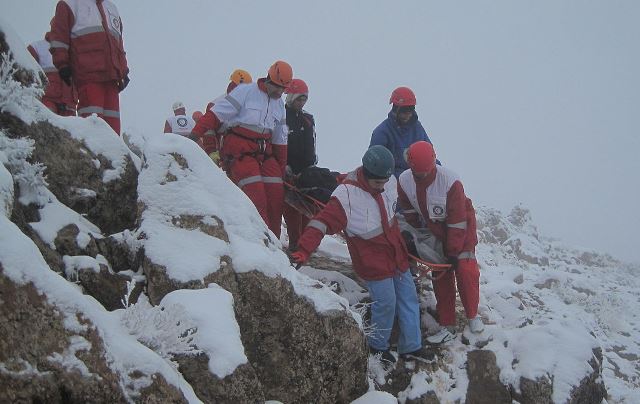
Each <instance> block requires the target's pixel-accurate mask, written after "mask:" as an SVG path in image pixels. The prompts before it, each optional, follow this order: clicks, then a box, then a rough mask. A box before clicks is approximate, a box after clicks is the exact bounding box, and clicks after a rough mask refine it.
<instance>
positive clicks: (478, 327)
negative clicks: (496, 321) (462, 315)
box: [469, 316, 484, 334]
mask: <svg viewBox="0 0 640 404" xmlns="http://www.w3.org/2000/svg"><path fill="white" fill-rule="evenodd" d="M469 330H471V332H472V333H474V334H480V333H481V332H482V331H484V323H483V322H482V317H480V316H475V317H474V318H470V319H469Z"/></svg>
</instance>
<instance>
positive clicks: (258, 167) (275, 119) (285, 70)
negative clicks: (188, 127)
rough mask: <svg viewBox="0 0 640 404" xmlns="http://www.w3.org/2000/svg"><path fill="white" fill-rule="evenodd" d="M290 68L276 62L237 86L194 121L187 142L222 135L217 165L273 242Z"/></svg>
mask: <svg viewBox="0 0 640 404" xmlns="http://www.w3.org/2000/svg"><path fill="white" fill-rule="evenodd" d="M291 80H293V69H292V68H291V66H290V65H289V64H288V63H287V62H284V61H282V60H278V61H276V62H275V63H274V64H273V65H271V67H270V68H269V71H268V73H267V76H266V77H262V78H260V79H258V81H257V82H256V83H250V84H240V85H238V86H237V87H236V88H234V89H233V90H232V91H231V92H230V93H229V94H228V95H226V96H225V97H224V98H222V99H220V100H217V101H216V102H215V104H214V105H213V106H212V107H211V108H209V109H207V111H206V112H205V114H204V115H203V116H202V118H200V119H199V120H198V123H197V125H196V126H195V128H194V129H193V131H192V132H191V135H189V138H190V139H192V140H194V141H196V142H197V141H198V140H199V139H200V138H202V137H203V136H204V135H205V132H206V131H208V130H213V131H214V132H215V133H219V134H221V140H222V145H221V150H220V164H221V166H222V168H223V169H224V170H225V171H226V172H227V175H228V176H229V178H230V179H231V181H233V182H234V183H235V184H236V185H237V186H238V187H239V188H240V189H242V191H243V192H244V193H245V194H246V195H247V196H248V197H249V199H251V202H253V204H254V205H255V207H256V209H257V210H258V213H259V214H260V216H261V217H262V219H263V220H264V221H265V223H266V224H267V226H268V227H269V229H270V230H271V231H272V232H273V234H274V235H275V236H276V238H280V231H281V224H282V209H283V204H284V181H283V176H284V171H285V166H286V165H287V134H288V129H287V124H286V116H285V109H284V102H283V101H282V94H284V91H285V89H286V88H287V87H288V86H289V84H291Z"/></svg>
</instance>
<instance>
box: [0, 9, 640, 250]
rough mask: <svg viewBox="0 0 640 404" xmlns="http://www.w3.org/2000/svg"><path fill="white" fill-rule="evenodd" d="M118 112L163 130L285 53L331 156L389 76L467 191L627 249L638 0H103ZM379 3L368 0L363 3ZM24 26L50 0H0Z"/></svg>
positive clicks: (635, 199)
mask: <svg viewBox="0 0 640 404" xmlns="http://www.w3.org/2000/svg"><path fill="white" fill-rule="evenodd" d="M115 3H116V4H117V5H118V7H119V9H120V13H121V15H122V20H123V26H124V39H125V48H126V50H127V56H128V60H129V66H130V69H131V84H130V86H129V88H127V90H126V91H125V92H124V93H122V97H121V104H122V105H121V108H122V124H123V129H124V130H125V131H127V130H133V131H144V132H153V131H156V132H158V133H159V132H161V131H162V129H163V125H164V120H165V118H166V117H167V116H168V115H169V114H171V113H172V112H171V104H172V103H173V102H174V101H176V100H181V101H183V102H184V103H185V104H186V105H187V108H188V110H189V112H191V111H193V110H194V109H203V108H204V106H205V105H206V103H207V102H208V101H210V100H213V99H214V98H215V97H216V96H218V95H220V94H221V93H223V91H224V90H225V88H226V85H227V83H228V77H229V75H230V73H231V72H232V71H233V70H234V69H236V68H243V69H246V70H248V71H249V72H250V73H251V74H252V75H253V76H254V78H257V77H261V76H264V75H265V73H266V70H267V69H268V67H269V65H270V64H271V63H272V62H273V61H275V60H277V59H283V60H286V61H288V62H289V63H290V64H291V65H292V66H293V69H294V74H295V76H296V77H299V78H302V79H304V80H305V81H306V82H307V84H308V85H309V88H310V98H309V102H308V104H307V107H306V109H307V110H308V111H309V112H311V113H312V114H314V115H315V118H316V128H317V134H318V153H319V158H320V161H319V164H320V165H322V166H327V167H330V168H332V169H335V170H340V171H346V170H349V169H351V168H353V167H355V166H357V165H358V164H359V162H360V158H361V156H362V154H363V152H364V151H365V149H366V147H367V146H368V144H369V140H370V136H371V131H372V130H373V128H375V127H376V125H378V124H379V123H380V122H381V121H382V120H383V119H384V118H385V117H386V115H387V113H388V111H389V105H388V101H389V95H390V93H391V91H392V90H393V89H394V88H395V87H397V86H400V85H406V86H409V87H411V88H412V89H413V90H414V91H415V93H416V96H417V99H418V105H417V111H418V114H419V117H420V121H421V122H422V124H423V125H424V127H425V128H426V129H427V132H428V133H429V136H430V137H431V139H432V141H433V143H434V145H435V148H436V152H437V154H438V157H439V158H440V160H441V161H442V162H443V163H444V164H445V165H447V166H448V167H449V168H451V169H453V170H454V171H457V172H458V173H459V174H460V175H461V177H462V180H463V183H464V185H465V188H466V190H467V193H468V194H469V196H470V197H471V198H472V199H473V200H474V203H475V204H476V205H480V206H489V207H494V208H498V209H500V210H502V211H504V212H508V211H509V210H510V209H511V208H512V207H513V206H514V205H516V204H518V203H522V204H523V205H524V206H525V207H527V208H529V209H530V210H531V212H532V215H533V220H534V222H535V224H536V225H538V227H539V228H540V230H541V231H542V233H543V234H546V235H549V236H556V237H559V238H561V239H563V240H565V241H566V242H567V243H568V244H572V245H575V246H582V247H587V248H594V249H597V250H599V251H604V252H611V253H612V254H614V255H615V256H617V257H619V258H622V259H626V260H633V261H637V262H640V236H638V229H639V228H640V208H638V205H640V180H639V178H638V176H639V174H640V158H639V157H638V153H639V151H640V118H638V117H639V116H640V78H639V77H638V75H639V73H638V72H640V52H639V50H640V48H639V45H638V41H637V38H640V23H639V21H640V2H639V1H636V0H617V1H604V0H602V1H592V0H567V1H558V0H542V1H535V2H532V1H515V0H500V1H495V0H492V1H483V2H479V1H456V2H449V1H446V2H445V1H438V2H436V1H425V0H418V1H406V2H384V3H383V2H377V1H347V0H341V1H336V0H325V1H301V0H299V1H272V0H270V1H255V2H249V1H237V0H236V1H215V2H214V1H207V0H182V1H166V2H161V1H151V0H135V1H122V0H120V1H117V0H116V1H115ZM377 3H382V4H377ZM0 4H1V6H2V15H3V16H4V17H5V19H6V20H8V21H9V22H11V23H13V28H14V29H15V30H16V31H17V32H18V34H19V35H20V36H21V37H22V39H23V40H24V41H25V42H31V41H34V40H37V39H41V38H42V37H43V35H44V33H45V32H46V31H47V30H48V25H49V20H50V19H51V17H52V16H53V13H54V9H55V4H56V1H54V0H0Z"/></svg>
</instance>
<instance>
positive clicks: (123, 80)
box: [118, 74, 131, 91]
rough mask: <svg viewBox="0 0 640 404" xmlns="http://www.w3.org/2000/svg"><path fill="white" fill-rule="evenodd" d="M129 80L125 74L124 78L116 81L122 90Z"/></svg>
mask: <svg viewBox="0 0 640 404" xmlns="http://www.w3.org/2000/svg"><path fill="white" fill-rule="evenodd" d="M130 81H131V80H130V79H129V75H128V74H127V75H126V76H124V78H123V79H122V80H120V82H119V83H118V89H119V90H120V91H122V90H124V89H125V88H127V86H128V85H129V82H130Z"/></svg>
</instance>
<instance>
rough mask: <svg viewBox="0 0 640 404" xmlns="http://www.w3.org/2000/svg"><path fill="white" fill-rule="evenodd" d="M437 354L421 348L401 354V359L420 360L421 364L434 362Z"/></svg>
mask: <svg viewBox="0 0 640 404" xmlns="http://www.w3.org/2000/svg"><path fill="white" fill-rule="evenodd" d="M435 356H436V354H435V353H434V352H432V351H431V350H428V349H426V348H424V347H423V348H420V349H417V350H415V351H413V352H407V353H403V354H400V358H401V359H402V360H404V361H412V360H418V361H421V362H425V361H432V360H433V358H435Z"/></svg>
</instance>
